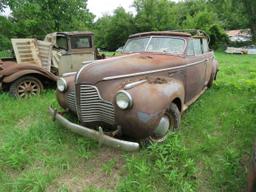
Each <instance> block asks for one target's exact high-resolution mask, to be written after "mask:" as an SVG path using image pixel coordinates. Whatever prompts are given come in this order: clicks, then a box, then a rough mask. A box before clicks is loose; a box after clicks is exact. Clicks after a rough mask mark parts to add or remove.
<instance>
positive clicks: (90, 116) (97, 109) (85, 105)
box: [80, 85, 115, 125]
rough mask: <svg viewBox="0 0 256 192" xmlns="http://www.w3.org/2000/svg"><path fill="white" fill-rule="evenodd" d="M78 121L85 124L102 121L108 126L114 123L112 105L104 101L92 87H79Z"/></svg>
mask: <svg viewBox="0 0 256 192" xmlns="http://www.w3.org/2000/svg"><path fill="white" fill-rule="evenodd" d="M80 120H81V121H82V122H85V123H89V122H94V121H103V122H105V123H108V124H110V125H113V124H114V122H115V118H114V107H113V105H112V103H110V102H108V101H104V100H103V99H102V98H101V96H100V93H99V91H98V89H97V88H96V87H94V86H91V85H81V86H80Z"/></svg>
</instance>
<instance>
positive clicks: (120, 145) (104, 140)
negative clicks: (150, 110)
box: [49, 107, 140, 151]
mask: <svg viewBox="0 0 256 192" xmlns="http://www.w3.org/2000/svg"><path fill="white" fill-rule="evenodd" d="M49 113H50V114H51V116H52V117H53V119H54V120H57V121H58V122H59V123H60V124H61V125H62V126H64V127H66V128H67V129H70V130H71V131H73V132H75V133H78V134H80V135H83V136H85V137H89V138H91V139H94V140H96V141H98V142H99V143H100V144H105V145H108V146H110V147H114V148H117V149H121V150H124V151H138V150H139V148H140V145H139V143H136V142H130V141H124V140H120V139H116V138H114V137H110V136H108V135H105V134H104V132H103V131H102V129H99V130H100V131H95V130H93V129H90V128H87V127H84V126H81V125H78V124H75V123H72V122H70V121H69V120H67V119H66V118H65V117H63V116H62V115H61V114H60V113H58V112H57V110H54V109H53V108H52V107H49Z"/></svg>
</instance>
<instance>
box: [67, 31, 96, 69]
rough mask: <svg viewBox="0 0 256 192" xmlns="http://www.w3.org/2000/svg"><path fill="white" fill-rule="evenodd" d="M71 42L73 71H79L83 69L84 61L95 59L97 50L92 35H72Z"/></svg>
mask: <svg viewBox="0 0 256 192" xmlns="http://www.w3.org/2000/svg"><path fill="white" fill-rule="evenodd" d="M70 42H71V53H72V56H71V60H72V70H73V71H78V70H79V69H80V68H81V67H82V62H83V61H91V60H94V59H95V48H94V46H93V42H92V36H90V35H72V36H70Z"/></svg>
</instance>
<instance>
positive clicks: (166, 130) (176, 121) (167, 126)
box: [149, 103, 180, 142]
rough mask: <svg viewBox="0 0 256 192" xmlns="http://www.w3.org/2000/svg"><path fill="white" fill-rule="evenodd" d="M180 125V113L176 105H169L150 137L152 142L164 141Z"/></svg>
mask: <svg viewBox="0 0 256 192" xmlns="http://www.w3.org/2000/svg"><path fill="white" fill-rule="evenodd" d="M179 125H180V111H179V108H178V107H177V105H176V104H174V103H171V105H170V106H169V108H168V109H167V110H166V112H165V114H164V115H163V116H162V117H161V119H160V122H159V125H158V126H157V127H156V129H155V130H154V134H153V135H152V136H150V138H149V139H150V140H151V141H153V142H162V141H164V140H165V139H166V138H167V137H168V135H169V134H170V133H171V132H174V131H176V130H177V129H178V128H179Z"/></svg>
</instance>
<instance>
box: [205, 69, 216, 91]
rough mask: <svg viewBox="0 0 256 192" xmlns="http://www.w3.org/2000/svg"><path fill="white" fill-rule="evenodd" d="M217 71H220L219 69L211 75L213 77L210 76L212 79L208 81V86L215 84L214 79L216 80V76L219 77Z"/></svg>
mask: <svg viewBox="0 0 256 192" xmlns="http://www.w3.org/2000/svg"><path fill="white" fill-rule="evenodd" d="M217 72H218V71H216V72H215V73H213V74H212V75H211V78H210V80H209V82H208V84H207V87H208V88H211V87H212V85H213V81H214V80H216V78H217Z"/></svg>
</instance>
